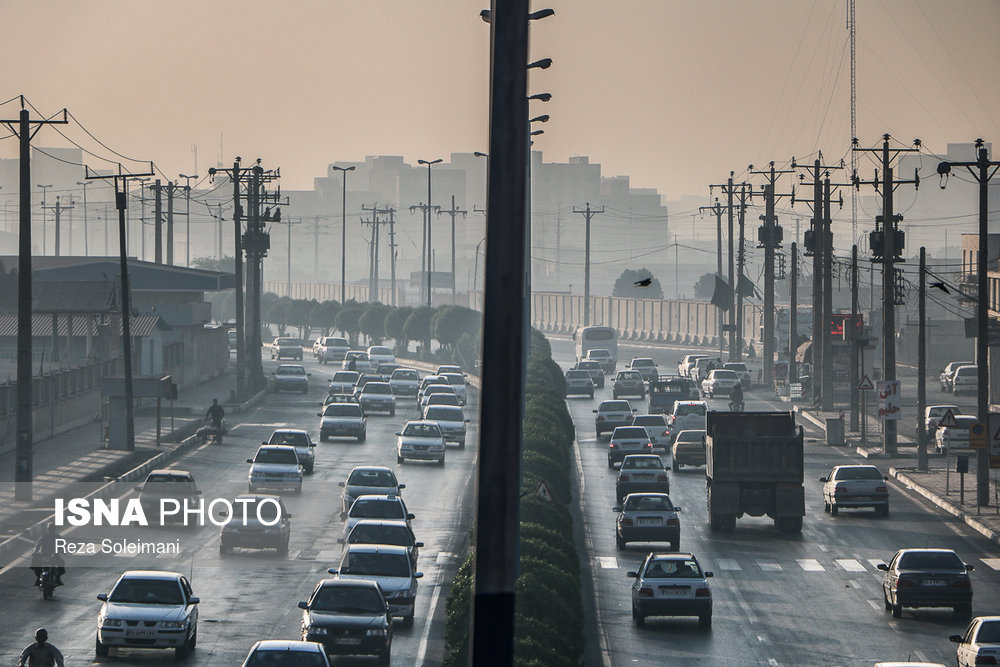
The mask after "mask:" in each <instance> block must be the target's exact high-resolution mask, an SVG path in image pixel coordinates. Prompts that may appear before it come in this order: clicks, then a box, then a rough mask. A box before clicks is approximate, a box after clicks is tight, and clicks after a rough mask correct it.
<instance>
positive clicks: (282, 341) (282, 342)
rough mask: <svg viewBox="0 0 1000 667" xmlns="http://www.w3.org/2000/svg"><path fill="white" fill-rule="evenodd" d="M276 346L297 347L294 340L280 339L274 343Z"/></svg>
mask: <svg viewBox="0 0 1000 667" xmlns="http://www.w3.org/2000/svg"><path fill="white" fill-rule="evenodd" d="M274 344H275V345H295V339H294V338H278V339H277V340H275V341H274Z"/></svg>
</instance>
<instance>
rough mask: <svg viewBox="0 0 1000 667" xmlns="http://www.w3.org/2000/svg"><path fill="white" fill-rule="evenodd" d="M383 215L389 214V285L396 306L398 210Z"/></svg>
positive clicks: (386, 211) (391, 209)
mask: <svg viewBox="0 0 1000 667" xmlns="http://www.w3.org/2000/svg"><path fill="white" fill-rule="evenodd" d="M383 213H388V214H389V272H390V278H389V285H390V290H391V292H392V293H391V295H390V299H391V301H392V304H391V305H392V306H393V307H395V306H396V247H397V246H396V209H394V208H392V207H391V206H390V207H389V208H387V209H383Z"/></svg>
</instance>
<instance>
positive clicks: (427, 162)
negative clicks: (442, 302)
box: [417, 158, 441, 351]
mask: <svg viewBox="0 0 1000 667" xmlns="http://www.w3.org/2000/svg"><path fill="white" fill-rule="evenodd" d="M439 162H441V158H438V159H436V160H417V164H425V165H427V305H428V306H430V305H431V276H432V275H433V273H434V272H433V271H432V270H431V260H432V259H433V258H434V251H433V250H432V249H431V209H430V207H431V166H433V165H435V164H438V163H439ZM427 350H428V351H430V348H429V347H428V348H427Z"/></svg>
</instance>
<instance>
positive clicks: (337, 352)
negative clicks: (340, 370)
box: [313, 336, 351, 364]
mask: <svg viewBox="0 0 1000 667" xmlns="http://www.w3.org/2000/svg"><path fill="white" fill-rule="evenodd" d="M350 349H351V345H350V343H348V342H347V339H346V338H340V337H339V336H325V337H322V338H320V339H319V340H317V341H316V345H314V346H313V356H315V357H316V359H317V360H318V361H319V362H320V363H321V364H327V363H329V362H331V361H333V362H335V363H339V362H341V361H343V360H344V355H345V354H347V351H348V350H350Z"/></svg>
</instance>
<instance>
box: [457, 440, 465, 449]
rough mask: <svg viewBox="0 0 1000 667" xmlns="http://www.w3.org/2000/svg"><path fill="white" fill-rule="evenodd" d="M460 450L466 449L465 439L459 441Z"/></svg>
mask: <svg viewBox="0 0 1000 667" xmlns="http://www.w3.org/2000/svg"><path fill="white" fill-rule="evenodd" d="M458 448H459V449H465V438H462V439H461V440H459V441H458Z"/></svg>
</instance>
